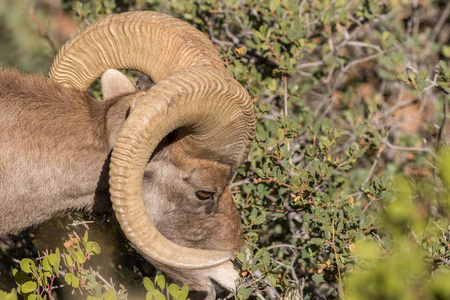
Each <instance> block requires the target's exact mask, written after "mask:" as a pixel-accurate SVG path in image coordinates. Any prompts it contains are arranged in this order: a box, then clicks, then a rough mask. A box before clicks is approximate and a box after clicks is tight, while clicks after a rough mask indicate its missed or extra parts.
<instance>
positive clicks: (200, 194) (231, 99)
mask: <svg viewBox="0 0 450 300" xmlns="http://www.w3.org/2000/svg"><path fill="white" fill-rule="evenodd" d="M108 69H132V70H137V71H140V72H142V73H144V74H146V75H148V76H149V77H150V78H151V79H152V80H153V81H154V82H155V83H156V84H155V86H154V87H152V88H151V89H150V90H149V91H147V92H145V93H136V94H132V95H131V96H128V97H131V98H130V99H129V101H130V103H131V105H130V110H129V111H128V113H127V115H128V116H127V119H126V121H125V122H124V124H123V126H121V128H120V131H118V133H116V134H115V133H112V136H113V138H112V139H111V138H110V143H111V144H112V145H113V150H112V153H111V163H110V171H109V176H110V179H109V183H110V194H111V201H112V204H113V209H114V212H115V214H116V216H117V219H118V221H119V223H120V225H121V228H122V229H123V231H124V232H125V234H126V236H127V237H128V239H129V240H130V241H131V242H132V243H133V244H134V246H135V247H136V248H137V249H138V250H139V252H140V253H142V255H143V256H144V257H146V258H147V259H148V260H150V261H152V262H153V263H155V264H156V265H157V266H159V267H161V268H162V269H163V270H165V271H166V272H167V273H169V274H170V275H171V276H172V277H174V278H175V279H178V281H184V282H187V283H189V284H191V285H192V286H193V288H194V289H197V290H205V291H206V292H211V293H212V291H211V289H212V284H211V282H210V279H213V280H215V281H217V282H218V283H219V284H220V285H222V286H224V287H226V288H228V289H231V288H233V286H234V280H235V279H236V276H237V275H236V274H237V273H236V271H234V270H233V267H232V264H231V262H230V259H231V258H232V257H233V255H234V254H235V253H236V252H237V251H238V250H239V248H240V247H241V246H242V244H243V240H242V234H241V229H240V223H239V217H238V214H237V210H236V208H235V206H234V201H233V198H232V195H231V191H230V189H229V187H228V183H229V182H230V180H231V179H232V177H233V174H234V173H235V171H236V168H237V167H238V166H239V165H240V164H241V163H242V162H243V161H244V160H245V159H246V157H247V154H248V151H249V148H250V145H251V142H252V139H253V138H254V131H255V118H254V112H253V106H252V102H251V101H250V99H249V96H248V95H247V93H246V91H245V90H244V89H243V88H242V86H241V85H240V84H238V83H237V82H236V81H235V80H234V79H233V78H232V77H231V76H230V75H229V73H228V72H227V70H226V69H225V67H224V65H223V63H222V61H221V58H220V56H219V54H218V53H217V51H216V50H215V48H214V46H213V45H212V43H211V42H210V41H209V40H208V39H207V38H206V36H205V35H204V34H203V33H201V32H199V31H198V30H196V29H195V28H193V27H191V26H190V25H188V24H187V23H184V22H182V21H180V20H177V19H174V18H172V17H170V16H167V15H162V14H157V13H153V12H134V13H124V14H119V15H115V16H110V17H107V18H105V19H102V20H100V21H99V22H97V23H94V24H93V25H91V26H88V27H87V28H86V29H85V30H83V31H82V32H81V33H80V34H79V35H78V36H76V37H75V38H74V39H72V40H70V41H69V42H68V43H67V44H66V45H64V47H63V48H62V49H61V51H60V53H59V54H58V56H57V58H56V59H55V62H54V64H53V66H52V69H51V72H50V78H51V79H52V80H54V81H56V82H57V83H59V84H61V85H63V86H67V87H73V88H76V89H79V90H87V88H88V87H89V86H90V85H91V84H92V82H93V81H94V80H95V79H96V78H98V77H99V76H100V75H102V74H103V73H104V72H105V71H106V70H108ZM108 72H109V71H108ZM112 76H115V75H112ZM119 81H120V80H119ZM109 82H111V81H110V80H109ZM105 90H107V89H105ZM193 220H195V221H193ZM211 293H210V294H209V297H212V296H211V295H212V294H211Z"/></svg>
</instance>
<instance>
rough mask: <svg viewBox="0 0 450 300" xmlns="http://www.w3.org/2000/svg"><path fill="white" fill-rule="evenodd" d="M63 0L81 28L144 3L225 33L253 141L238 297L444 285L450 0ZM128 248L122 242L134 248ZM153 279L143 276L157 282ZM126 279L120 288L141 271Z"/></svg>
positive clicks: (240, 202) (239, 185)
mask: <svg viewBox="0 0 450 300" xmlns="http://www.w3.org/2000/svg"><path fill="white" fill-rule="evenodd" d="M63 7H64V8H65V9H66V10H67V11H68V12H69V13H71V14H72V15H73V16H74V18H76V19H78V20H79V21H81V23H82V26H85V25H86V24H89V23H91V22H94V21H95V20H97V19H98V18H100V17H101V16H102V15H105V14H109V13H112V12H122V11H128V10H136V9H151V10H155V11H160V12H164V13H168V14H171V15H173V16H176V17H179V18H181V19H184V20H185V21H187V22H189V23H190V24H192V25H194V26H196V27H197V28H198V29H199V30H201V31H203V32H204V33H205V34H207V35H208V36H209V38H210V39H211V40H212V41H213V43H215V44H216V45H217V48H218V49H219V50H220V51H221V53H222V55H223V61H224V63H225V64H226V65H227V67H228V70H229V72H231V73H232V74H233V76H234V77H235V78H236V79H237V80H238V81H240V82H241V83H242V84H243V85H244V87H245V88H246V89H247V90H248V92H249V94H250V96H251V97H252V98H253V100H254V104H255V111H256V115H257V118H258V125H257V132H256V139H255V142H254V144H253V148H252V151H251V153H250V156H249V161H248V162H247V163H245V164H244V165H243V166H242V167H241V168H240V169H239V171H238V175H237V177H236V180H235V182H234V183H233V185H232V186H233V190H234V194H235V199H236V204H237V206H238V209H239V211H240V213H241V219H242V225H243V228H244V235H245V239H246V242H247V246H248V249H249V251H250V253H251V255H250V257H248V256H247V255H246V254H245V253H244V252H243V251H242V252H241V253H238V255H237V259H238V260H240V261H241V262H242V263H243V269H242V272H241V277H242V278H241V281H240V282H239V284H238V289H237V292H236V295H235V296H236V297H237V298H239V299H247V298H249V297H256V298H259V299H279V298H286V299H324V298H326V299H334V298H344V297H345V298H346V297H348V298H351V299H381V298H382V299H402V298H404V299H413V298H417V299H425V298H430V299H445V298H448V293H449V291H448V288H447V287H446V284H445V282H446V280H448V276H449V273H448V272H449V264H450V258H449V255H450V252H449V245H450V243H449V241H448V239H449V230H450V227H449V223H448V220H449V219H448V217H449V215H448V191H447V186H448V184H449V182H448V181H449V180H448V176H449V175H448V172H446V171H447V170H448V167H447V166H448V164H449V159H448V157H447V155H446V154H441V152H442V151H443V149H445V147H444V146H445V144H446V129H447V128H448V126H447V124H446V112H447V108H446V101H447V100H448V99H449V96H448V93H449V90H450V83H449V78H450V66H449V63H448V58H449V57H450V48H449V46H448V39H449V35H448V32H450V30H449V29H450V28H449V27H450V25H449V24H448V23H446V18H447V17H448V15H449V11H450V5H449V4H448V3H447V2H446V1H439V0H435V1H429V2H427V1H412V2H407V1H400V0H398V1H394V0H392V1H375V0H364V1H363V0H353V1H351V0H333V1H330V0H318V1H305V0H301V1H300V0H299V1H289V0H271V1H256V0H247V1H235V0H223V1H215V0H202V1H194V0H166V1H164V0H160V1H157V0H141V1H138V0H136V1H134V0H122V1H116V0H96V1H84V0H83V1H79V0H66V1H63ZM440 170H441V171H440ZM398 174H402V175H401V177H399V175H398ZM103 226H108V225H103ZM109 226H111V225H109ZM109 230H110V231H113V232H116V231H115V230H111V229H109ZM25 239H26V240H27V241H28V242H29V237H25ZM95 240H96V239H95ZM96 241H97V240H96ZM5 247H7V246H3V248H5ZM44 247H45V246H44ZM102 248H103V247H102ZM44 249H45V248H44ZM8 251H11V247H10V248H9V250H8ZM126 251H131V250H130V249H128V248H125V249H117V247H116V248H115V249H114V255H118V256H123V255H132V254H124V253H125V252H126ZM124 261H126V263H124ZM110 264H111V265H112V268H113V269H114V270H116V271H115V272H116V277H118V278H119V282H123V281H121V280H126V278H133V279H134V280H135V281H136V279H137V278H139V282H142V280H143V277H144V276H145V275H148V274H153V275H149V276H151V277H152V278H153V277H154V276H155V275H154V270H152V269H151V268H150V267H144V268H142V267H141V268H139V267H137V266H141V264H143V265H145V263H144V262H142V259H140V258H139V257H137V255H135V256H133V259H131V260H126V259H125V260H122V261H121V262H117V261H115V262H111V263H110ZM8 267H10V265H8V266H6V267H5V268H4V269H8ZM93 268H94V269H95V268H96V267H95V265H93ZM2 272H3V271H2ZM152 272H153V273H152ZM124 274H128V275H124ZM130 275H131V276H130ZM155 278H156V277H155ZM157 278H158V280H157V282H155V283H151V284H150V283H148V282H149V281H148V280H147V279H146V281H145V282H147V283H146V288H147V292H151V291H150V289H151V288H152V287H155V286H156V287H157V286H159V285H158V282H159V283H161V280H162V279H161V278H162V277H157ZM129 281H132V280H129ZM145 282H144V283H145ZM369 283H370V284H369ZM127 284H130V285H127ZM100 285H101V284H100ZM123 285H124V286H123V289H122V291H123V293H126V292H127V288H128V289H131V287H130V286H131V285H132V283H131V282H127V283H124V284H123ZM125 285H126V287H125ZM163 286H164V285H161V286H160V288H161V289H164V287H163ZM108 291H109V290H108V289H107V288H104V289H103V290H101V291H100V292H99V294H96V295H97V296H98V297H100V296H101V295H103V294H104V293H107V292H108ZM152 291H153V290H152ZM160 292H161V294H164V291H160ZM84 293H85V294H86V293H88V294H89V293H90V292H88V291H86V289H85V290H84ZM155 293H156V292H155ZM177 293H180V295H181V294H182V293H183V290H179V291H177ZM91 294H92V292H91ZM166 295H167V296H168V294H166ZM177 295H178V294H177ZM183 295H184V294H183ZM225 296H226V295H225ZM180 297H181V296H180ZM230 297H231V296H230Z"/></svg>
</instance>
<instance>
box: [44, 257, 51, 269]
mask: <svg viewBox="0 0 450 300" xmlns="http://www.w3.org/2000/svg"><path fill="white" fill-rule="evenodd" d="M42 269H43V270H44V271H47V272H50V271H51V270H52V266H51V265H50V262H49V259H48V256H46V257H44V259H43V260H42Z"/></svg>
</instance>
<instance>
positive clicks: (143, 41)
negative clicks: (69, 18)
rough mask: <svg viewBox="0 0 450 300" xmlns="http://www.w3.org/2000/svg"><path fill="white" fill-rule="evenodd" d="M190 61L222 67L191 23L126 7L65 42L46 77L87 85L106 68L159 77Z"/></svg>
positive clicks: (193, 63) (206, 40)
mask: <svg viewBox="0 0 450 300" xmlns="http://www.w3.org/2000/svg"><path fill="white" fill-rule="evenodd" d="M189 66H211V67H213V68H216V69H218V70H221V71H223V72H226V70H225V67H224V65H223V63H222V61H221V58H220V55H219V54H218V52H217V50H216V49H215V48H214V45H213V44H212V43H211V41H210V40H209V39H208V38H207V37H206V36H205V35H204V34H203V33H202V32H200V31H198V30H197V29H195V28H194V27H192V26H191V25H189V24H187V23H185V22H183V21H181V20H178V19H175V18H173V17H171V16H168V15H165V14H159V13H155V12H150V11H145V12H129V13H123V14H118V15H113V16H108V17H106V18H104V19H101V20H100V21H98V22H96V23H94V24H92V25H90V26H88V27H86V28H85V29H84V30H83V31H82V32H81V33H80V34H79V35H77V36H76V37H74V38H73V39H71V40H70V41H68V42H67V43H66V44H65V45H64V46H63V47H62V48H61V50H60V52H59V54H58V55H57V57H56V58H55V60H54V63H53V65H52V67H51V70H50V74H49V77H50V78H52V79H53V80H54V81H56V82H58V83H60V84H62V85H64V86H70V87H74V88H76V89H79V90H86V89H87V88H88V87H89V86H90V85H91V83H92V82H94V80H96V79H97V78H98V77H100V76H101V75H102V74H103V72H105V71H106V70H108V69H129V70H136V71H139V72H142V73H144V74H146V75H148V76H149V77H150V78H151V79H152V80H153V81H154V82H158V81H160V80H161V79H162V78H164V77H166V76H167V75H169V74H171V73H173V72H175V71H176V70H179V69H182V68H185V67H189Z"/></svg>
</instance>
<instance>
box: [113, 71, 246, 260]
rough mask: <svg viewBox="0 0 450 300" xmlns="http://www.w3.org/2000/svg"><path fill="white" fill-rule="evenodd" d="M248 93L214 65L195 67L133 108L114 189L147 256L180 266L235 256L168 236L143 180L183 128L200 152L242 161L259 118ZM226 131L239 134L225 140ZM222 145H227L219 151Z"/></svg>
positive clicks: (121, 216)
mask: <svg viewBox="0 0 450 300" xmlns="http://www.w3.org/2000/svg"><path fill="white" fill-rule="evenodd" d="M247 97H248V95H247V94H246V92H245V90H244V89H243V88H242V87H241V86H240V85H239V84H237V83H236V82H234V80H233V79H231V78H229V77H226V76H224V75H223V73H221V72H219V71H217V70H215V69H212V68H209V67H190V68H186V69H183V70H180V71H178V72H175V73H174V74H172V75H171V76H168V77H166V78H165V79H163V80H161V81H160V82H159V83H158V84H157V85H156V86H155V87H154V88H152V89H151V90H150V91H149V92H148V93H147V94H146V95H145V96H143V97H142V98H141V99H140V100H139V102H138V103H137V104H136V107H135V108H134V109H133V110H132V111H131V113H130V116H129V117H128V119H127V121H126V122H125V124H124V125H123V127H122V130H121V131H120V133H119V136H118V137H117V140H116V143H115V146H114V150H113V153H112V156H111V171H110V185H111V189H110V192H111V200H112V202H113V208H114V211H115V213H116V216H117V219H118V220H119V222H120V224H121V226H122V229H123V230H124V232H125V234H126V235H127V237H128V238H129V239H130V240H131V242H132V243H133V244H135V245H136V246H137V248H138V249H139V250H140V251H141V252H143V253H144V255H147V256H148V257H150V258H152V259H155V260H157V261H159V262H162V263H165V264H167V265H171V266H174V267H178V268H205V267H212V266H215V265H218V264H221V263H223V262H224V261H226V260H227V259H229V258H230V257H231V255H233V253H229V252H226V251H225V252H224V251H212V250H200V249H193V248H186V247H181V246H179V245H175V244H174V243H172V242H171V241H169V240H167V239H165V238H164V237H163V236H162V235H161V234H160V233H159V232H158V231H157V230H156V229H155V228H154V226H153V224H152V222H151V220H150V218H149V217H148V215H147V214H146V213H145V206H144V202H143V200H142V180H143V176H144V171H145V167H146V165H147V162H148V158H149V157H150V156H151V155H152V153H153V151H154V149H155V148H156V146H157V145H158V144H159V142H160V141H161V140H162V139H163V138H164V137H165V136H166V135H167V134H169V133H170V132H172V131H174V130H175V129H177V128H181V127H183V128H187V129H188V131H189V132H190V135H188V136H186V137H185V138H184V139H188V140H195V142H194V143H199V144H201V145H202V146H200V148H203V149H200V151H205V153H208V152H211V153H213V154H210V155H211V156H212V159H214V160H215V159H217V157H216V155H217V156H219V157H220V159H223V160H229V161H230V163H233V162H236V161H239V160H241V159H242V158H241V157H240V156H241V155H242V153H243V152H244V149H245V148H246V147H247V144H248V142H249V140H251V139H252V138H253V137H252V132H251V128H252V127H253V126H254V118H253V115H252V114H251V113H250V111H246V110H247V109H249V107H245V106H248V102H249V101H248V99H247ZM241 106H244V107H245V108H246V109H243V107H241ZM217 112H221V113H220V114H218V113H217ZM222 113H224V114H225V115H227V118H223V117H222V116H223V115H222ZM225 130H229V131H232V132H233V134H230V135H228V136H227V137H226V138H225V139H222V138H221V134H222V132H223V131H225ZM187 143H188V144H189V143H191V141H188V142H187ZM216 147H220V148H221V149H222V150H221V151H220V152H219V153H216V151H214V150H213V149H215V148H216ZM207 156H208V155H207ZM218 225H219V226H220V224H218ZM150 228H152V229H151V230H149V229H150ZM149 232H151V236H149Z"/></svg>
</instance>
